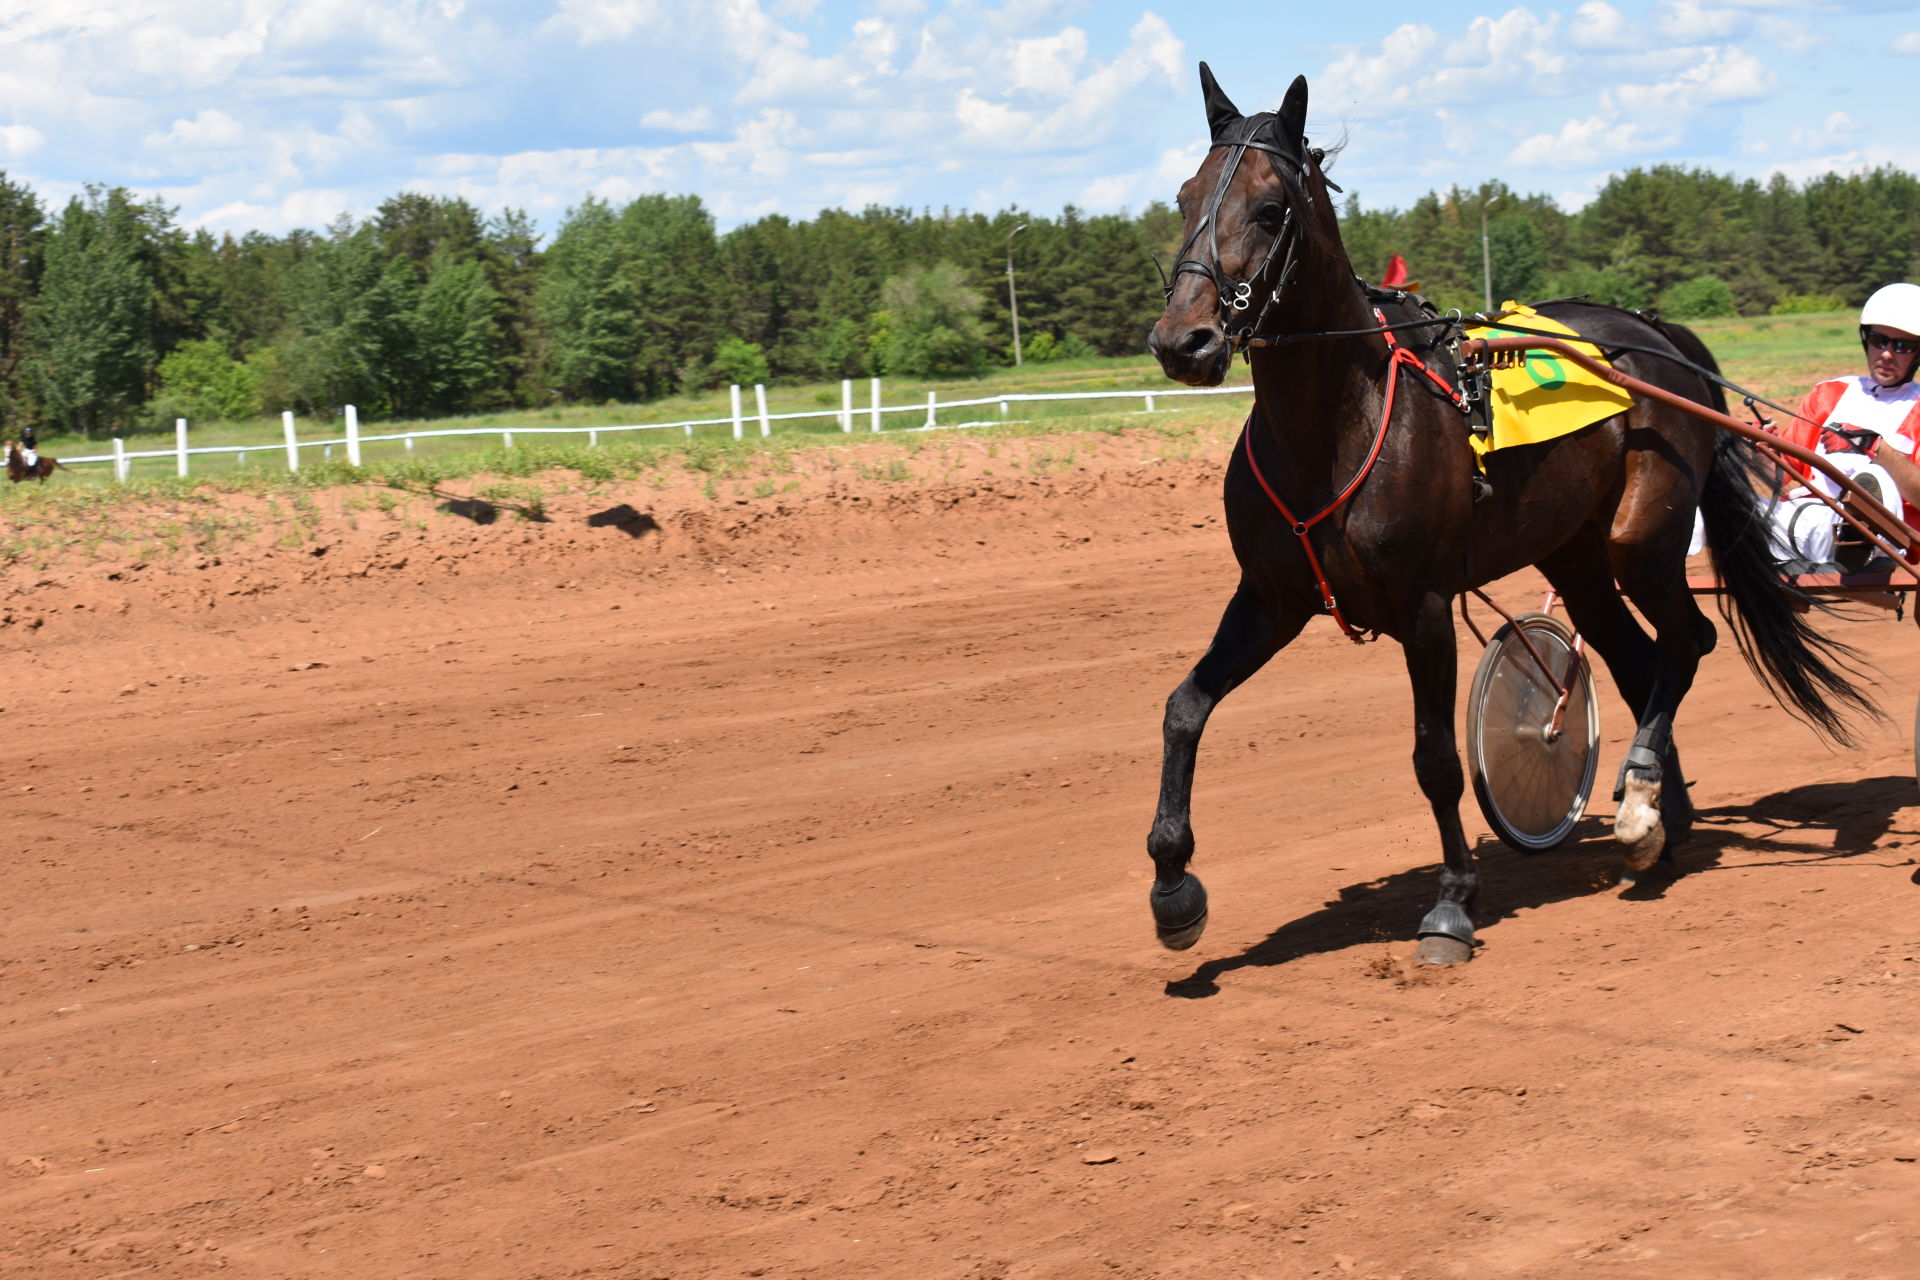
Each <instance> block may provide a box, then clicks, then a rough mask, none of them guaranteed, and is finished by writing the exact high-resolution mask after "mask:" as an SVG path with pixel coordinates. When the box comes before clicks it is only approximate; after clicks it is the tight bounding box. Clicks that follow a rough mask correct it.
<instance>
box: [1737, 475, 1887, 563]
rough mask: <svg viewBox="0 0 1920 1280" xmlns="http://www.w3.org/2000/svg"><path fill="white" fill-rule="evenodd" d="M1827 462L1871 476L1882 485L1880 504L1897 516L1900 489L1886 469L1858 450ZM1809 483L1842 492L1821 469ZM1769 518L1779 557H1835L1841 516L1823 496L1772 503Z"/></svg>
mask: <svg viewBox="0 0 1920 1280" xmlns="http://www.w3.org/2000/svg"><path fill="white" fill-rule="evenodd" d="M1827 461H1828V462H1831V463H1832V464H1833V465H1834V466H1836V467H1838V468H1839V469H1840V470H1841V471H1843V472H1845V473H1846V474H1847V475H1849V476H1852V477H1854V478H1856V479H1858V478H1859V477H1862V476H1871V477H1872V478H1873V479H1874V480H1875V481H1877V482H1878V483H1879V485H1880V501H1881V503H1882V504H1884V505H1886V506H1887V507H1889V508H1891V509H1892V510H1893V512H1894V514H1895V515H1898V514H1899V512H1900V507H1899V503H1900V490H1899V489H1898V488H1897V487H1896V486H1895V485H1894V483H1893V477H1892V476H1890V475H1888V474H1887V472H1886V469H1885V468H1883V467H1878V466H1875V465H1874V464H1873V463H1871V462H1869V461H1867V460H1866V458H1864V457H1863V456H1861V455H1860V454H1857V453H1835V454H1829V455H1827ZM1807 485H1808V487H1809V488H1815V487H1817V488H1818V489H1819V490H1820V491H1821V492H1822V493H1825V494H1827V495H1829V496H1831V497H1834V498H1838V497H1840V496H1841V495H1842V490H1841V488H1840V486H1839V485H1837V484H1835V483H1834V482H1833V481H1832V480H1829V479H1828V478H1827V477H1826V476H1823V475H1821V474H1820V473H1819V472H1818V471H1816V472H1814V473H1813V476H1812V478H1811V479H1809V480H1808V481H1807ZM1767 518H1768V521H1769V523H1770V525H1771V529H1770V537H1769V541H1770V542H1771V544H1772V547H1773V554H1774V556H1775V557H1776V558H1777V559H1781V560H1813V561H1816V562H1819V563H1826V562H1827V561H1830V560H1832V559H1833V535H1834V531H1835V529H1837V528H1838V527H1839V519H1838V517H1836V516H1835V515H1834V514H1833V511H1832V509H1831V508H1829V507H1828V506H1827V504H1826V503H1824V502H1822V501H1820V499H1818V498H1814V497H1800V498H1794V497H1786V498H1781V499H1780V500H1779V501H1777V502H1775V503H1774V504H1773V509H1772V510H1771V511H1769V512H1768V513H1767Z"/></svg>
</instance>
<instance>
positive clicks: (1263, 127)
mask: <svg viewBox="0 0 1920 1280" xmlns="http://www.w3.org/2000/svg"><path fill="white" fill-rule="evenodd" d="M1278 120H1279V117H1278V116H1277V115H1275V114H1274V113H1273V112H1271V111H1262V112H1259V113H1258V114H1256V115H1251V116H1244V117H1242V118H1240V119H1238V120H1235V121H1234V122H1232V124H1230V125H1228V126H1226V127H1225V128H1224V129H1222V130H1220V131H1219V132H1217V133H1216V134H1215V135H1214V140H1213V146H1212V147H1211V148H1209V149H1210V150H1214V151H1218V150H1220V149H1221V148H1223V147H1224V148H1228V149H1229V150H1230V151H1231V153H1232V154H1230V155H1229V156H1228V157H1227V163H1226V165H1225V167H1224V168H1223V169H1222V170H1221V173H1220V180H1219V181H1218V182H1216V183H1215V184H1214V188H1213V195H1212V197H1211V198H1210V199H1209V200H1208V201H1207V207H1206V211H1205V212H1204V213H1203V214H1201V216H1200V221H1199V222H1197V223H1195V224H1194V228H1193V231H1192V233H1191V234H1189V235H1188V236H1187V238H1186V239H1185V240H1184V241H1183V242H1181V245H1180V250H1179V253H1178V254H1177V255H1176V260H1175V262H1174V264H1173V278H1172V279H1171V280H1168V281H1167V282H1166V288H1165V290H1164V291H1163V296H1164V297H1166V298H1168V299H1171V298H1172V297H1173V288H1174V286H1175V285H1176V284H1178V283H1179V281H1180V277H1181V276H1183V275H1197V276H1205V277H1206V278H1207V280H1208V281H1210V282H1211V283H1212V285H1213V288H1214V293H1215V294H1216V295H1217V296H1218V298H1219V305H1220V328H1221V331H1222V332H1223V333H1224V334H1225V335H1226V338H1227V341H1228V342H1229V343H1231V344H1232V345H1233V349H1234V350H1235V351H1236V352H1238V351H1241V350H1244V349H1245V348H1246V347H1247V346H1249V345H1254V344H1256V343H1257V342H1258V339H1259V337H1260V329H1261V327H1262V325H1264V323H1265V322H1266V318H1267V312H1268V311H1269V310H1270V309H1271V308H1272V307H1273V304H1274V303H1276V302H1278V301H1280V292H1281V290H1283V289H1285V288H1286V287H1287V286H1288V285H1290V284H1292V283H1293V281H1294V276H1295V274H1296V273H1297V272H1298V271H1299V269H1300V248H1301V235H1302V223H1303V222H1304V218H1296V217H1295V216H1294V204H1293V202H1292V201H1291V200H1289V201H1288V203H1287V210H1286V213H1285V215H1284V216H1283V217H1282V218H1281V221H1280V229H1279V230H1278V231H1276V232H1275V233H1274V236H1273V241H1272V243H1270V244H1269V245H1268V246H1267V256H1266V257H1264V258H1262V259H1261V260H1260V265H1259V266H1258V267H1256V268H1254V270H1253V273H1252V274H1251V275H1249V276H1248V277H1247V278H1246V279H1244V280H1238V279H1235V278H1234V277H1233V276H1232V275H1230V274H1228V272H1227V270H1226V269H1225V268H1224V267H1222V266H1221V265H1220V204H1221V202H1222V201H1223V200H1224V199H1225V198H1226V194H1227V188H1228V187H1230V186H1232V185H1233V175H1234V174H1235V173H1237V172H1238V171H1239V168H1240V162H1241V160H1243V159H1245V158H1246V154H1247V152H1249V151H1264V152H1266V153H1267V155H1269V156H1272V157H1274V158H1275V160H1274V163H1275V167H1276V168H1277V167H1278V165H1279V162H1280V161H1285V162H1286V163H1287V164H1288V165H1289V166H1291V168H1292V169H1293V172H1294V174H1295V176H1296V177H1297V179H1298V181H1297V183H1296V184H1295V185H1297V186H1298V188H1299V194H1300V198H1301V199H1302V200H1304V201H1305V202H1306V206H1307V214H1308V215H1311V213H1312V211H1313V194H1312V192H1311V190H1310V189H1309V188H1308V185H1307V175H1308V168H1309V166H1313V167H1314V168H1315V169H1316V170H1317V168H1318V165H1319V160H1320V158H1321V156H1322V155H1323V154H1325V153H1324V152H1321V151H1320V150H1318V149H1317V148H1311V147H1309V148H1306V150H1305V155H1304V157H1303V156H1302V154H1301V149H1300V148H1299V147H1297V146H1294V145H1292V144H1288V143H1285V142H1283V141H1282V140H1280V139H1279V138H1278V136H1277V134H1276V133H1275V130H1274V126H1275V124H1276V123H1277V122H1278ZM1223 135H1225V136H1223ZM1320 177H1321V180H1322V181H1323V182H1326V183H1327V185H1328V186H1329V187H1333V189H1334V190H1335V191H1338V190H1339V189H1340V188H1339V187H1336V186H1334V185H1333V183H1332V182H1331V181H1329V180H1328V179H1327V177H1326V175H1325V174H1324V173H1322V174H1321V175H1320ZM1203 234H1204V235H1205V236H1206V250H1207V254H1208V258H1209V260H1206V261H1203V260H1202V259H1200V258H1196V257H1190V256H1188V255H1189V251H1191V250H1192V249H1193V248H1194V247H1195V245H1196V243H1197V242H1198V241H1199V239H1200V237H1201V236H1202V235H1203ZM1276 259H1278V260H1279V264H1280V265H1279V268H1278V269H1277V270H1276V269H1275V268H1274V262H1275V260H1276ZM1268 279H1270V280H1271V283H1270V284H1268V285H1267V296H1266V298H1265V299H1264V300H1263V301H1262V302H1261V304H1260V309H1259V311H1258V312H1255V313H1254V314H1253V315H1251V316H1248V314H1247V313H1248V312H1249V311H1252V309H1253V299H1254V287H1255V286H1256V285H1258V284H1260V283H1261V281H1263V280H1268ZM1243 318H1244V319H1245V323H1244V324H1241V325H1239V326H1238V327H1235V322H1236V320H1240V319H1243Z"/></svg>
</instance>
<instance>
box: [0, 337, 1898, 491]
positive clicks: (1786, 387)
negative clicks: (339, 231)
mask: <svg viewBox="0 0 1920 1280" xmlns="http://www.w3.org/2000/svg"><path fill="white" fill-rule="evenodd" d="M1693 327H1694V329H1695V330H1696V331H1697V332H1698V333H1699V334H1700V335H1701V337H1702V338H1703V339H1704V340H1705V341H1706V343H1707V345H1708V346H1709V347H1710V348H1711V349H1712V350H1713V351H1714V353H1715V355H1716V356H1717V357H1718V358H1719V360H1720V363H1721V366H1722V368H1723V369H1724V370H1725V372H1726V373H1727V375H1728V376H1729V377H1731V378H1733V379H1734V380H1735V381H1736V382H1739V383H1741V384H1742V385H1744V386H1747V387H1749V388H1751V389H1752V390H1754V391H1756V392H1758V393H1760V394H1762V395H1765V396H1769V397H1772V398H1774V399H1776V400H1784V401H1786V402H1788V403H1791V402H1793V401H1794V400H1797V398H1798V397H1799V396H1800V395H1801V394H1803V393H1804V392H1805V390H1806V388H1807V387H1808V386H1810V385H1811V384H1812V383H1814V382H1815V381H1817V380H1819V379H1820V378H1822V377H1828V376H1831V375H1833V374H1835V373H1840V372H1845V371H1849V370H1852V369H1855V368H1857V367H1858V366H1859V365H1860V359H1861V357H1860V351H1859V346H1858V342H1857V340H1856V338H1855V336H1854V335H1855V320H1854V317H1853V316H1852V315H1851V314H1850V313H1833V314H1820V315H1796V316H1764V317H1756V318H1741V319H1726V320H1707V321H1700V322H1696V323H1695V324H1694V326H1693ZM1246 377H1247V371H1246V366H1245V364H1244V363H1236V364H1235V366H1234V368H1233V371H1232V373H1231V374H1230V375H1229V378H1228V381H1229V384H1243V383H1244V382H1245V381H1246ZM1173 389H1174V388H1173V385H1172V384H1170V383H1168V382H1167V381H1166V380H1165V379H1164V378H1163V377H1162V376H1161V374H1160V370H1159V368H1158V366H1157V365H1156V364H1155V363H1154V361H1153V360H1152V358H1151V357H1148V356H1146V355H1141V356H1138V357H1133V358H1127V359H1114V360H1098V359H1095V360H1078V361H1058V362H1053V363H1048V364H1038V365H1027V366H1025V367H1023V368H1019V369H998V370H995V371H994V372H993V373H990V374H988V375H986V376H985V377H982V378H978V379H970V380H963V381H949V382H930V381H922V380H916V379H906V378H898V379H895V378H889V379H886V380H884V382H883V384H882V397H883V403H884V404H885V405H886V406H888V407H910V408H909V409H908V411H905V412H895V413H889V414H887V415H885V417H884V419H883V427H884V429H885V430H886V431H888V432H893V431H898V430H902V429H905V428H911V427H918V426H920V425H922V424H923V423H924V422H925V420H926V412H925V403H926V399H927V396H928V394H929V393H930V392H931V393H934V394H936V395H937V396H938V397H939V399H941V400H943V401H950V400H962V399H976V398H988V397H994V396H1000V395H1013V394H1020V393H1049V392H1074V391H1103V390H1138V391H1148V390H1154V391H1162V390H1173ZM869 392H870V389H869V385H868V383H867V382H866V380H864V379H861V380H857V381H856V382H855V383H854V388H853V404H854V431H853V432H852V433H851V434H850V435H849V434H844V433H843V432H842V430H841V428H840V424H839V422H838V421H836V420H835V419H834V418H832V417H823V418H814V419H808V420H802V421H798V422H779V421H776V422H774V423H773V424H772V425H773V437H772V439H771V440H769V441H762V440H761V439H760V436H759V423H758V420H757V416H756V408H755V403H754V399H753V394H752V389H751V388H747V389H745V392H744V394H743V397H742V400H743V413H744V415H745V418H746V422H745V434H746V438H745V439H744V440H743V441H741V442H739V443H736V442H734V441H733V439H732V425H731V422H730V421H722V422H720V423H718V424H716V425H706V426H701V427H697V428H692V429H680V428H674V429H668V430H656V431H635V432H618V433H615V432H608V433H605V434H602V435H601V436H600V438H599V446H598V447H597V448H590V447H589V437H588V436H587V434H586V431H587V430H588V429H589V428H594V427H616V426H632V425H641V424H650V423H675V422H685V421H688V420H692V419H723V420H724V419H729V418H730V404H729V397H728V394H727V392H726V390H725V389H724V388H722V389H720V390H716V391H709V392H705V393H701V394H698V395H689V396H675V397H672V398H670V399H666V400H659V401H654V402H650V403H647V404H639V405H633V404H605V405H570V406H565V407H559V408H554V409H546V410H521V411H516V412H501V413H491V414H483V415H476V416H471V417H465V418H448V419H440V420H436V421H431V422H408V423H396V422H369V421H366V420H365V419H363V420H362V422H361V432H362V435H363V436H372V435H390V434H396V433H404V432H406V431H408V430H409V429H412V430H417V431H443V430H455V429H466V430H475V431H480V432H484V433H485V434H478V435H469V436H454V437H442V438H419V439H416V440H414V441H413V442H412V444H411V446H410V447H409V445H407V444H405V443H403V442H401V441H369V442H366V443H364V445H363V448H362V466H361V467H360V468H358V469H354V468H351V467H348V466H347V465H346V458H345V448H344V446H343V445H340V444H337V443H336V444H333V445H331V446H330V447H329V446H326V445H324V444H323V443H322V442H326V441H338V440H339V439H340V438H341V437H342V436H343V434H344V425H343V423H342V422H341V420H339V419H337V418H336V419H327V420H316V419H311V418H308V419H300V420H297V422H296V432H297V436H298V439H299V440H300V441H302V442H303V444H304V445H306V447H305V448H303V450H302V464H303V465H302V471H301V474H300V475H299V476H298V477H297V478H296V477H293V476H290V475H289V474H288V472H287V467H286V452H285V448H284V443H283V435H282V428H281V423H280V420H279V418H278V417H277V416H276V417H271V418H259V419H253V420H250V421H243V422H213V423H205V424H192V425H191V426H190V428H189V438H188V444H189V446H190V447H210V446H243V445H244V446H253V448H251V449H250V450H249V452H247V453H245V454H225V455H196V456H194V457H193V458H192V459H191V460H190V469H191V477H190V479H189V480H188V481H186V482H182V481H179V480H177V479H176V478H175V469H176V468H175V461H174V459H173V458H172V457H171V456H168V457H163V458H148V459H138V460H135V461H134V462H133V463H132V466H131V474H132V483H131V484H129V485H128V486H126V488H127V490H129V491H131V492H133V493H152V492H168V491H177V490H179V489H180V488H183V487H188V486H196V485H200V484H207V485H212V486H214V487H217V488H233V487H239V488H275V487H282V486H286V485H289V484H292V485H296V486H301V487H308V486H323V485H330V484H342V483H353V482H356V481H374V482H379V483H388V484H397V485H402V486H406V487H421V486H422V485H427V484H431V483H435V482H438V481H439V480H442V479H448V478H452V477H456V476H462V475H471V474H475V473H478V472H482V471H485V472H492V473H495V474H507V475H521V476H524V475H528V474H532V473H534V472H536V471H539V470H541V469H545V468H548V467H566V468H571V469H574V470H578V471H581V472H582V473H583V474H588V475H597V476H601V477H604V478H613V477H614V476H616V475H620V474H633V473H635V472H636V471H639V470H645V469H648V468H651V467H655V466H658V465H660V463H661V461H662V460H663V459H664V457H665V456H667V455H680V454H687V455H689V461H690V464H691V465H694V466H696V467H698V466H700V465H701V464H700V462H699V460H698V459H699V458H703V457H704V458H711V457H713V456H714V455H715V454H716V453H724V452H729V451H732V450H745V451H750V452H751V451H759V450H764V449H767V448H769V447H772V448H776V449H782V450H784V449H791V448H795V447H817V446H831V445H836V444H847V443H860V442H863V441H867V440H871V439H872V438H873V437H872V435H871V434H870V432H869V421H870V419H869V414H868V406H869ZM767 401H768V406H767V407H768V411H769V413H771V414H782V413H799V412H816V413H817V412H821V411H829V412H832V411H837V410H838V409H839V408H840V405H841V387H840V384H839V383H819V384H812V385H804V386H782V387H771V388H768V391H767ZM1245 403H1246V401H1245V400H1243V399H1240V398H1238V397H1231V398H1220V399H1194V400H1172V401H1167V400H1161V401H1159V402H1158V403H1157V405H1156V409H1157V410H1158V411H1157V412H1156V413H1155V414H1154V415H1153V416H1152V417H1151V418H1147V417H1144V416H1142V403H1141V402H1140V401H1137V400H1111V401H1100V400H1096V401H1064V402H1051V403H1025V404H1013V405H1011V406H1009V407H1008V411H1007V417H1008V419H1009V421H1008V423H1007V425H1005V426H999V425H996V424H997V423H998V422H999V421H1000V419H1001V417H1002V414H1001V410H1000V407H999V406H998V405H983V406H977V407H972V408H963V409H954V410H948V411H944V412H942V413H941V414H940V416H939V423H940V425H942V426H954V425H957V424H960V423H977V424H981V426H980V429H983V430H1005V431H1018V432H1020V433H1022V434H1030V433H1033V432H1036V431H1041V432H1046V431H1061V430H1087V431H1115V430H1121V429H1124V428H1126V427H1128V426H1135V425H1141V424H1144V423H1146V422H1149V421H1151V422H1154V423H1156V424H1161V423H1164V424H1166V425H1174V424H1177V423H1180V422H1183V421H1189V420H1193V419H1195V418H1196V417H1197V418H1201V419H1217V418H1236V419H1237V418H1238V417H1239V416H1240V415H1241V414H1243V413H1244V412H1245V410H1244V407H1243V406H1244V405H1245ZM553 428H567V429H568V431H567V432H566V433H565V434H557V433H552V429H553ZM509 435H511V437H512V438H511V445H509V442H508V437H509ZM173 442H174V440H173V433H172V432H171V431H163V432H152V433H141V434H136V435H133V436H130V437H129V438H128V439H127V441H126V447H127V449H128V450H129V451H130V452H133V451H141V450H150V449H171V448H172V446H173ZM41 447H42V448H43V450H45V451H46V452H47V453H49V454H51V455H53V456H54V457H62V456H66V457H76V456H88V455H99V454H105V453H110V452H111V449H112V446H111V442H109V441H103V440H82V439H77V438H74V437H68V436H61V435H52V434H50V435H47V436H44V437H42V440H41ZM55 484H57V485H60V486H74V485H81V486H89V487H92V486H99V487H104V488H108V489H114V488H116V487H117V486H115V485H114V484H113V470H112V467H111V465H109V464H101V463H96V464H88V465H84V466H81V467H77V468H75V470H74V471H73V473H72V474H71V475H62V476H60V477H58V478H57V480H56V481H55ZM35 488H37V486H32V485H27V486H20V487H18V488H11V489H10V492H8V493H7V494H6V496H5V497H4V498H0V509H3V508H4V507H5V506H6V505H10V504H12V503H18V502H21V501H30V500H31V498H30V497H29V495H30V493H31V492H32V491H33V490H34V489H35Z"/></svg>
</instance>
